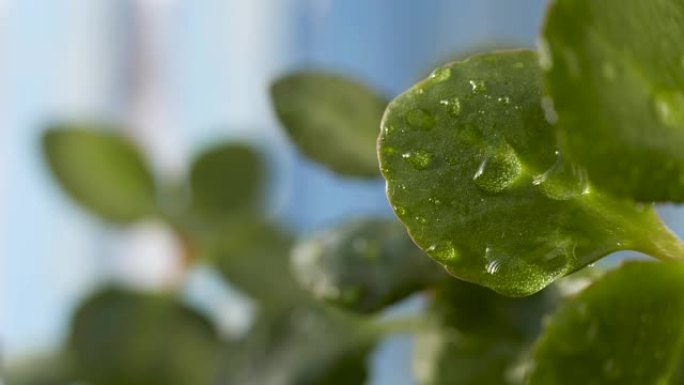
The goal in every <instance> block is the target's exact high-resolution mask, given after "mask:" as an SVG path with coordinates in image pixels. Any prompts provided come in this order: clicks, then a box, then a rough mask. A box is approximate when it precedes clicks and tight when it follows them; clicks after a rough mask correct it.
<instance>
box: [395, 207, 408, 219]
mask: <svg viewBox="0 0 684 385" xmlns="http://www.w3.org/2000/svg"><path fill="white" fill-rule="evenodd" d="M393 209H394V212H395V213H396V214H397V216H398V217H399V218H404V217H406V215H408V211H407V210H406V208H405V207H403V206H394V207H393Z"/></svg>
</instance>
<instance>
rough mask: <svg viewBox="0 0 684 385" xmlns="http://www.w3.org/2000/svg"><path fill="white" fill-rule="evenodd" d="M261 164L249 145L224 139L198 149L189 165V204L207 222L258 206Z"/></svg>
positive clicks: (261, 177)
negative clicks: (198, 153) (199, 150)
mask: <svg viewBox="0 0 684 385" xmlns="http://www.w3.org/2000/svg"><path fill="white" fill-rule="evenodd" d="M264 177H265V175H264V164H263V160H262V159H261V158H260V156H259V155H258V154H257V153H256V152H255V151H254V150H253V149H252V148H250V147H246V146H244V145H241V144H234V143H227V144H221V145H217V146H214V147H212V148H210V149H208V150H206V151H204V152H203V153H201V154H200V155H199V156H198V157H197V158H196V159H195V160H194V161H193V162H192V165H191V169H190V189H191V193H192V208H193V211H194V213H195V214H197V215H198V216H199V217H200V218H202V219H205V220H207V221H209V222H216V221H222V220H226V219H229V218H230V217H231V216H235V215H236V214H238V213H244V212H245V211H251V210H254V209H256V208H257V207H258V205H259V204H260V203H262V200H263V194H264V182H265V180H264Z"/></svg>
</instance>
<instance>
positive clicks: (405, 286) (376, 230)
mask: <svg viewBox="0 0 684 385" xmlns="http://www.w3.org/2000/svg"><path fill="white" fill-rule="evenodd" d="M293 267H294V272H295V276H296V278H297V279H298V281H299V282H301V283H302V284H303V286H304V287H306V288H307V289H308V290H309V292H311V293H312V294H313V295H314V297H316V298H318V299H321V300H324V301H327V302H330V303H333V304H336V305H339V306H343V307H345V308H348V309H352V310H355V311H359V312H373V311H376V310H380V309H382V308H384V307H385V306H387V305H390V304H392V303H394V302H396V301H399V300H401V299H403V298H405V297H406V296H408V295H410V294H412V293H414V292H416V291H418V290H421V289H424V288H425V287H427V286H428V285H430V284H433V283H435V282H438V281H440V280H441V279H442V278H443V277H444V276H445V275H446V274H445V273H444V271H443V269H442V268H441V267H440V266H439V265H438V264H436V263H434V262H433V261H431V260H430V259H429V258H427V257H426V256H425V254H424V253H423V252H422V251H420V249H418V248H417V247H416V245H415V244H413V242H412V241H411V239H410V238H409V237H408V235H407V234H406V229H404V227H403V226H402V225H401V224H400V223H398V222H396V221H391V220H382V219H369V220H356V221H351V222H348V223H346V224H344V225H343V226H340V227H339V228H335V229H332V230H329V231H326V232H323V233H321V234H319V235H317V236H315V237H313V238H311V239H309V240H307V241H305V242H302V243H301V244H299V245H298V246H297V247H296V248H295V250H294V252H293Z"/></svg>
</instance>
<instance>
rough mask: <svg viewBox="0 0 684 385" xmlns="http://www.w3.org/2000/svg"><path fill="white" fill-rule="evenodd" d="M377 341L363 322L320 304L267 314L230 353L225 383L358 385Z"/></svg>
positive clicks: (363, 381)
mask: <svg viewBox="0 0 684 385" xmlns="http://www.w3.org/2000/svg"><path fill="white" fill-rule="evenodd" d="M376 339H377V334H375V332H374V331H373V330H371V329H370V328H368V327H367V325H366V324H364V323H362V322H361V321H360V320H358V319H355V318H350V317H349V316H347V315H345V314H342V313H338V312H336V311H333V310H331V309H326V308H322V307H320V306H316V305H301V306H297V307H293V308H290V309H288V310H286V311H282V312H277V313H275V314H269V313H266V314H263V315H262V316H261V317H260V318H259V319H258V320H257V322H256V324H255V325H254V326H253V327H252V330H251V331H250V332H249V334H248V335H247V337H246V339H245V340H244V341H243V344H242V346H241V348H240V350H237V351H235V352H232V353H233V354H232V355H231V358H230V361H229V365H228V370H227V371H226V373H224V377H223V381H222V382H221V383H223V384H240V385H350V384H359V385H360V384H363V383H365V379H366V377H367V367H366V360H367V356H368V353H369V352H370V350H371V349H372V347H373V345H374V343H375V341H376Z"/></svg>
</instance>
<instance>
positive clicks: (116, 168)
mask: <svg viewBox="0 0 684 385" xmlns="http://www.w3.org/2000/svg"><path fill="white" fill-rule="evenodd" d="M97 128H100V127H95V126H64V127H62V126H60V127H56V128H53V129H51V130H48V131H47V132H46V133H45V135H44V136H43V150H44V152H45V156H46V157H47V161H48V164H49V166H50V169H51V171H52V173H53V174H54V175H55V177H56V178H57V181H58V182H59V184H60V185H61V186H62V188H64V190H65V191H66V192H67V193H69V195H70V196H71V197H72V198H73V199H74V200H76V202H78V203H79V204H81V205H82V206H83V207H85V208H87V209H88V210H90V211H92V212H93V213H95V214H97V215H98V216H100V217H102V218H103V219H106V220H110V221H114V222H120V223H127V222H132V221H135V220H138V219H141V218H143V217H145V216H148V215H153V214H154V213H155V211H156V208H155V206H156V205H155V194H156V191H155V184H154V180H153V177H152V174H151V172H150V170H149V169H148V168H147V165H146V164H145V161H144V159H143V156H142V155H141V154H140V152H139V151H138V149H137V148H136V147H135V146H134V145H133V143H131V142H129V141H128V140H126V139H124V138H123V137H122V136H119V135H117V134H114V133H111V132H102V131H95V129H97ZM91 129H92V130H91Z"/></svg>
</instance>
